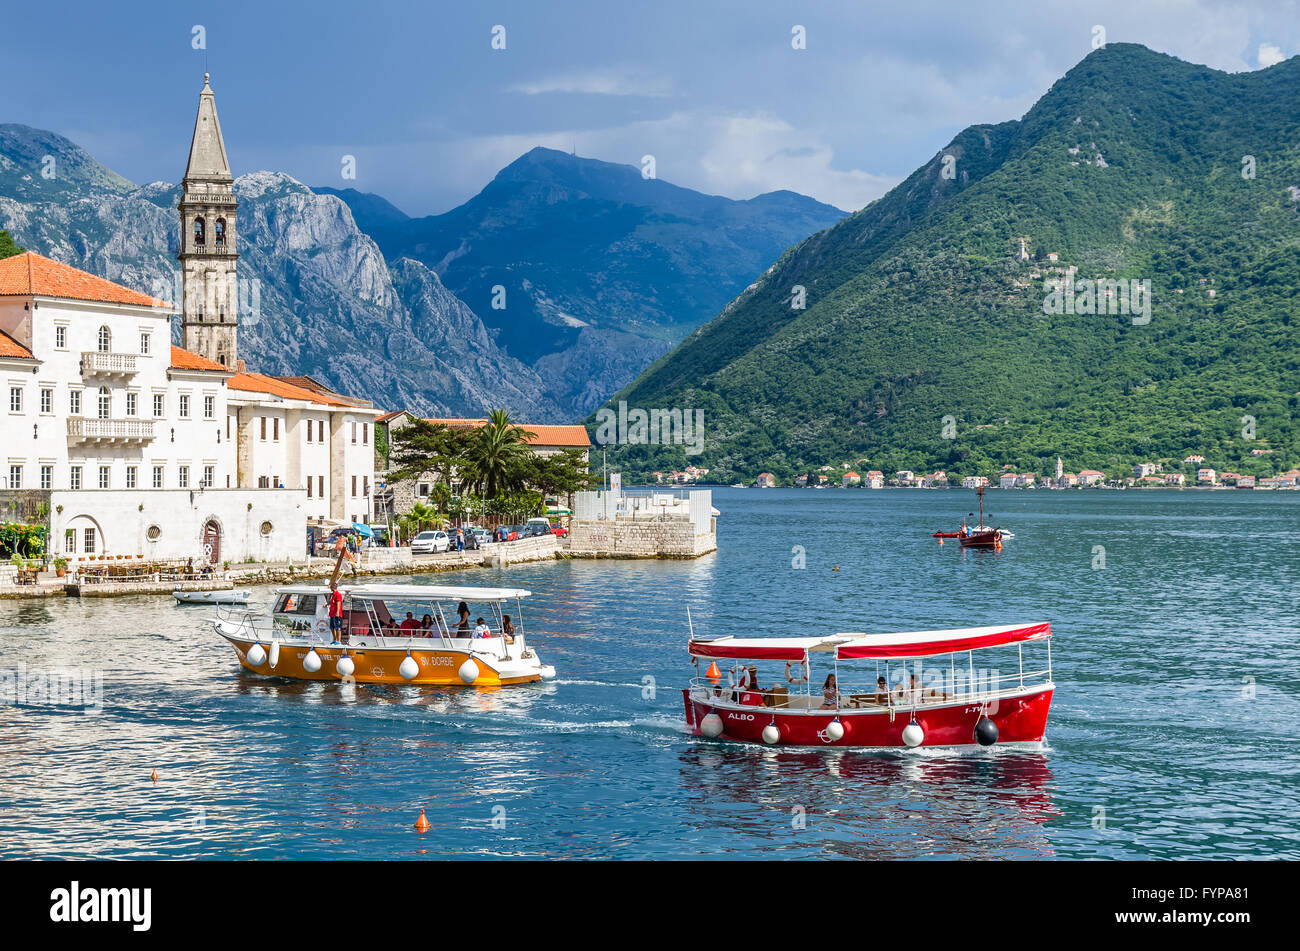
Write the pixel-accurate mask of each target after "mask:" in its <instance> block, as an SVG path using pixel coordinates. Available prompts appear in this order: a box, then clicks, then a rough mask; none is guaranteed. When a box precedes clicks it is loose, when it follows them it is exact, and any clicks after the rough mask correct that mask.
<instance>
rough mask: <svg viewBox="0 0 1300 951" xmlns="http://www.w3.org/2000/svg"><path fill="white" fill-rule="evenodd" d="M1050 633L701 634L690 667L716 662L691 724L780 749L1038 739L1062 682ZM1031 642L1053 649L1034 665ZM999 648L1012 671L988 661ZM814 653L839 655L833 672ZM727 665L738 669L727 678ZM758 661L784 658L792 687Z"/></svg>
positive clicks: (691, 709)
mask: <svg viewBox="0 0 1300 951" xmlns="http://www.w3.org/2000/svg"><path fill="white" fill-rule="evenodd" d="M1051 636H1052V628H1051V625H1050V624H1047V623H1040V624H1020V625H1014V626H1008V627H996V626H995V627H967V628H958V629H955V630H946V631H913V632H909V633H902V634H833V635H828V636H825V637H771V638H759V637H754V638H737V637H720V638H715V639H712V640H696V639H695V638H694V636H692V638H691V640H690V642H689V644H688V649H689V651H690V653H691V655H692V661H691V662H692V663H693V664H695V665H696V666H697V668H698V666H699V664H700V663H701V659H708V661H709V667H708V670H707V671H706V672H705V673H704V675H703V676H697V677H695V678H694V679H693V680H692V681H691V685H690V686H689V687H687V688H685V689H684V690H683V691H682V694H683V697H684V699H685V703H686V725H687V726H688V727H689V728H690V730H691V732H693V733H695V734H696V735H698V736H705V737H708V738H710V739H724V740H737V741H740V742H748V743H766V744H768V745H770V746H775V745H782V746H849V747H903V746H968V745H972V744H979V745H981V746H991V745H993V744H994V743H1000V744H1007V743H1015V744H1025V743H1040V742H1041V741H1042V739H1043V732H1044V730H1045V728H1046V726H1047V712H1048V708H1049V707H1050V706H1051V704H1052V691H1053V690H1054V689H1055V687H1056V685H1055V684H1054V683H1053V682H1052V648H1051ZM1031 642H1042V643H1041V644H1037V643H1034V644H1033V646H1032V647H1030V650H1031V651H1033V652H1037V651H1040V650H1041V651H1042V652H1043V654H1044V656H1043V657H1042V660H1041V664H1039V665H1038V667H1037V668H1036V669H1033V670H1026V669H1025V647H1026V645H1029V644H1031ZM999 648H1000V649H1001V651H1000V654H1001V658H1002V662H1003V663H1005V664H1006V668H1005V669H1006V670H1008V671H1010V672H1008V673H1003V672H1002V669H1001V668H994V667H989V666H985V665H988V664H990V663H991V662H994V661H995V660H996V659H997V655H998V654H999V650H998V649H999ZM1011 651H1014V654H1010V653H1009V652H1011ZM976 652H980V658H981V666H978V667H977V665H976V664H975V654H976ZM985 652H989V653H987V654H986V653H985ZM813 654H827V655H830V658H829V659H830V661H831V664H830V668H831V669H830V670H829V671H828V672H827V673H829V675H830V676H826V677H825V678H824V679H823V677H824V675H823V673H822V672H821V671H818V672H817V676H816V677H812V676H810V674H811V668H810V658H811V655H813ZM719 660H732V661H736V662H738V664H737V666H734V667H732V668H731V670H730V671H728V672H727V673H726V675H725V676H724V673H723V672H722V671H720V670H719V669H718V663H717V662H718V661H719ZM759 661H765V662H767V661H776V662H784V664H785V677H784V682H780V683H776V684H775V685H771V684H769V685H768V686H764V685H763V678H761V677H759V675H758V665H757V663H756V662H759ZM873 663H874V669H873V667H872V666H871V665H872V664H873ZM1043 665H1045V666H1043ZM1038 668H1041V669H1038ZM841 676H843V677H844V678H845V680H841V679H840V678H841ZM831 677H833V678H834V680H833V681H832V680H831V679H830V678H831ZM773 679H775V678H773Z"/></svg>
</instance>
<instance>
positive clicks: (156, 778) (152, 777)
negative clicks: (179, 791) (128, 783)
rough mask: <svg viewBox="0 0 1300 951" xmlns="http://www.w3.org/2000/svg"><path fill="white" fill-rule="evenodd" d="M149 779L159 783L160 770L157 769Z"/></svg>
mask: <svg viewBox="0 0 1300 951" xmlns="http://www.w3.org/2000/svg"><path fill="white" fill-rule="evenodd" d="M149 778H150V779H152V780H153V781H154V782H155V783H156V782H158V770H156V769H155V770H154V771H153V772H152V773H150V774H149Z"/></svg>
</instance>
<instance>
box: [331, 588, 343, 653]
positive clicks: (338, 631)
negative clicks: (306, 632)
mask: <svg viewBox="0 0 1300 951" xmlns="http://www.w3.org/2000/svg"><path fill="white" fill-rule="evenodd" d="M329 616H330V634H331V635H332V636H333V638H334V643H336V644H339V643H342V642H343V592H342V591H340V590H339V586H338V585H336V584H331V585H330V596H329Z"/></svg>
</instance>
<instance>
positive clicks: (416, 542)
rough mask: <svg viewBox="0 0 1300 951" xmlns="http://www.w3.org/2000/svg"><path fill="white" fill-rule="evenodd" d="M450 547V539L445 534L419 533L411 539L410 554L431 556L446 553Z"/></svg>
mask: <svg viewBox="0 0 1300 951" xmlns="http://www.w3.org/2000/svg"><path fill="white" fill-rule="evenodd" d="M450 547H451V538H449V537H448V535H447V533H446V532H420V534H418V535H416V536H415V537H414V538H412V539H411V554H413V555H432V554H434V553H435V552H440V551H446V550H447V549H448V548H450Z"/></svg>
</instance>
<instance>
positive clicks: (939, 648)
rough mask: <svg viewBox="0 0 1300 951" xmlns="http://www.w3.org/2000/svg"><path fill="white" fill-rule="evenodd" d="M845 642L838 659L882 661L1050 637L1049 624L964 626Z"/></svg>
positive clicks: (852, 637)
mask: <svg viewBox="0 0 1300 951" xmlns="http://www.w3.org/2000/svg"><path fill="white" fill-rule="evenodd" d="M840 636H841V637H844V638H846V639H847V640H846V641H845V642H844V643H842V644H841V645H840V646H839V648H838V649H837V650H836V654H835V656H836V657H838V658H839V659H840V660H855V659H856V660H884V659H885V658H889V657H931V656H933V655H935V654H951V653H954V652H956V651H970V650H979V649H980V648H983V647H997V646H999V645H1000V644H1015V643H1018V642H1021V641H1037V640H1042V639H1044V638H1048V637H1051V636H1052V625H1051V624H1048V623H1046V622H1043V623H1041V624H1022V625H1017V626H1015V627H996V626H995V627H963V628H955V629H953V630H948V631H910V632H907V633H904V634H842V635H840Z"/></svg>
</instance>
